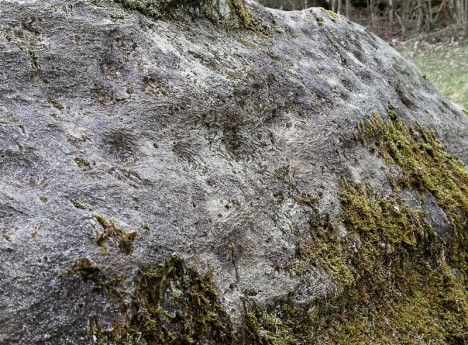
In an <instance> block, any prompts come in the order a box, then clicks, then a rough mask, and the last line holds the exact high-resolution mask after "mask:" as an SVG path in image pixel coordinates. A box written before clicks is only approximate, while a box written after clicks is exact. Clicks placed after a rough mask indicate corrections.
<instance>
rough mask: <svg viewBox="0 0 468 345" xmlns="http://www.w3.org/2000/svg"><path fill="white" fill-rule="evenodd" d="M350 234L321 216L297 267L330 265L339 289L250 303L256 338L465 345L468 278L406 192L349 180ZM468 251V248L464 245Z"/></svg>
mask: <svg viewBox="0 0 468 345" xmlns="http://www.w3.org/2000/svg"><path fill="white" fill-rule="evenodd" d="M340 201H341V205H342V213H341V220H342V221H343V223H344V224H345V225H346V229H347V233H345V234H340V233H339V232H338V231H337V230H335V229H333V227H331V225H330V224H329V222H328V220H326V219H323V218H322V217H318V218H317V217H316V216H313V217H312V219H311V221H310V225H311V231H310V237H308V238H306V239H303V238H300V239H299V243H298V246H297V248H298V253H297V257H296V259H295V260H294V261H293V263H292V265H291V267H290V268H291V269H292V270H294V272H295V273H296V274H297V275H299V276H303V277H304V279H307V277H309V276H310V275H311V274H313V273H314V271H316V270H321V269H324V270H325V271H326V272H327V273H328V275H329V276H330V278H331V279H332V281H333V282H334V284H335V286H336V289H335V291H334V292H333V293H331V294H329V295H328V296H326V297H324V298H319V299H317V300H315V301H313V302H311V303H309V304H307V305H305V306H302V307H298V306H297V305H296V304H295V302H294V300H293V299H291V300H286V301H283V302H281V303H277V304H275V305H270V306H266V307H265V306H264V307H259V306H256V305H253V306H252V305H251V306H249V307H247V308H246V320H245V327H246V329H247V331H246V332H245V334H246V335H247V337H246V339H250V343H254V344H281V345H283V344H463V343H466V341H467V340H468V338H467V333H466V330H467V329H468V294H467V291H466V288H465V284H464V281H465V280H464V279H465V278H464V276H463V274H460V272H458V274H457V271H455V270H453V268H451V267H450V266H449V265H448V263H447V262H446V260H445V250H446V247H445V242H444V241H443V239H442V238H440V237H438V235H437V234H436V233H435V232H434V231H433V229H432V228H431V226H430V225H429V224H428V223H427V221H426V220H425V214H424V213H423V212H422V211H419V210H413V209H411V208H410V207H408V206H407V205H405V204H404V202H402V200H401V199H400V198H399V197H398V195H397V194H394V195H390V196H382V195H379V194H378V193H376V192H375V191H373V190H372V189H371V188H369V187H367V186H364V185H360V184H356V183H351V182H347V181H343V182H342V185H341V191H340ZM464 250H465V251H466V248H465V249H464Z"/></svg>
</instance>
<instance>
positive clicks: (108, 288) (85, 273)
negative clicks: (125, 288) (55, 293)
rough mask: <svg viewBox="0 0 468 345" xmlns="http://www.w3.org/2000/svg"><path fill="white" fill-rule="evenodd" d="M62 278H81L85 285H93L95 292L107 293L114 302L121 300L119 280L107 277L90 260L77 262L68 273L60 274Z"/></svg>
mask: <svg viewBox="0 0 468 345" xmlns="http://www.w3.org/2000/svg"><path fill="white" fill-rule="evenodd" d="M60 276H61V277H62V278H67V277H73V276H79V277H80V278H81V279H82V280H83V281H84V282H85V283H92V284H93V291H94V292H99V293H103V292H106V293H107V294H108V295H109V296H111V297H112V298H113V299H114V300H118V301H120V300H121V297H120V293H119V292H118V285H119V280H118V279H117V278H115V277H111V276H108V275H106V274H105V273H104V272H103V271H102V270H101V268H99V266H98V265H97V264H96V263H95V262H93V261H92V260H90V259H88V258H82V259H79V260H77V261H75V262H74V263H73V265H72V267H70V268H69V269H68V270H67V271H65V272H62V273H61V274H60Z"/></svg>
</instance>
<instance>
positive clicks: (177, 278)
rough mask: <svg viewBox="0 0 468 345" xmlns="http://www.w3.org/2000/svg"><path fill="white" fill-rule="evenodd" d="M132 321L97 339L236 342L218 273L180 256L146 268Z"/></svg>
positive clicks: (131, 312)
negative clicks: (205, 271) (190, 264)
mask: <svg viewBox="0 0 468 345" xmlns="http://www.w3.org/2000/svg"><path fill="white" fill-rule="evenodd" d="M124 316H125V318H126V320H125V321H124V322H121V323H118V324H116V325H115V327H114V329H113V330H112V331H111V332H104V331H102V329H101V328H100V327H99V325H96V324H94V335H95V336H96V337H99V338H100V341H104V340H105V341H104V343H106V342H108V341H112V342H116V343H119V344H127V345H128V344H204V343H207V342H209V343H215V344H231V343H233V334H234V332H233V330H232V328H231V323H230V320H229V318H228V316H227V314H226V312H225V311H224V309H223V308H222V307H221V304H220V301H219V297H218V292H217V289H216V288H215V286H214V284H213V281H212V274H207V275H202V274H200V273H198V272H197V271H196V270H194V269H192V268H190V267H188V266H187V265H186V264H185V261H184V260H182V259H181V258H179V257H178V256H175V255H172V256H170V257H169V258H168V259H167V260H166V261H165V263H164V264H163V265H162V266H159V267H147V268H145V269H142V270H141V271H140V273H139V275H138V278H137V280H136V283H135V290H134V293H133V297H132V305H131V306H130V307H129V308H128V310H127V311H126V312H125V313H124Z"/></svg>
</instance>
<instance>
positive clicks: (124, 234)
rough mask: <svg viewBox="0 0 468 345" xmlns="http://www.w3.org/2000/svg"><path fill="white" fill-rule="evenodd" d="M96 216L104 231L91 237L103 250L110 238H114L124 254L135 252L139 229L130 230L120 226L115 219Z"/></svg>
mask: <svg viewBox="0 0 468 345" xmlns="http://www.w3.org/2000/svg"><path fill="white" fill-rule="evenodd" d="M94 218H96V220H97V221H98V222H99V224H100V225H101V226H102V227H103V229H104V230H103V231H102V232H101V233H99V234H97V235H96V236H93V237H91V240H92V241H93V242H95V243H96V244H97V245H98V246H99V247H101V249H102V250H103V251H105V250H106V248H107V246H106V243H107V242H108V240H109V239H110V238H113V239H114V240H115V241H116V242H117V245H118V247H119V249H120V251H121V252H122V253H124V254H127V255H128V254H131V253H132V252H133V241H134V240H135V238H136V236H137V234H138V233H137V231H136V230H133V231H128V230H125V229H123V228H120V227H118V226H117V225H116V224H115V222H114V221H113V220H107V219H106V218H104V217H102V216H99V215H97V214H95V215H94Z"/></svg>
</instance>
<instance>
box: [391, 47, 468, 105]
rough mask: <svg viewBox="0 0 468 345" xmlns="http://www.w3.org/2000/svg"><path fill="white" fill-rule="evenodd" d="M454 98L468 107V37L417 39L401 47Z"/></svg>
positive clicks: (436, 83) (438, 85) (430, 78)
mask: <svg viewBox="0 0 468 345" xmlns="http://www.w3.org/2000/svg"><path fill="white" fill-rule="evenodd" d="M399 50H400V53H401V54H402V55H403V56H404V57H405V58H407V59H409V60H410V61H412V62H413V63H414V64H416V65H417V66H418V67H419V68H420V69H421V71H422V73H423V74H424V75H426V77H427V79H429V80H430V81H431V82H432V83H433V84H434V85H435V86H436V87H437V88H438V89H439V90H440V92H442V93H443V94H444V95H445V96H446V97H447V98H448V99H449V100H450V101H451V102H454V103H457V104H459V105H461V106H463V107H464V108H465V109H468V41H466V40H465V41H464V42H454V43H451V44H430V43H424V42H417V43H415V44H413V45H412V46H409V47H408V46H406V47H402V48H400V49H399Z"/></svg>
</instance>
